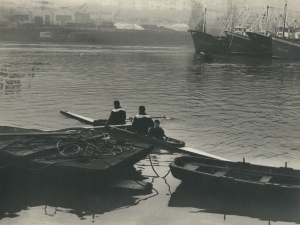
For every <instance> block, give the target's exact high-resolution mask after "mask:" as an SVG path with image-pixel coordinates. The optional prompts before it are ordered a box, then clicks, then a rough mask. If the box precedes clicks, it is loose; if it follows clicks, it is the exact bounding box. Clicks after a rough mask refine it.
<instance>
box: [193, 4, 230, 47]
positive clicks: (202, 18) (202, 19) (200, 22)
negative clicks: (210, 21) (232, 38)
mask: <svg viewBox="0 0 300 225" xmlns="http://www.w3.org/2000/svg"><path fill="white" fill-rule="evenodd" d="M201 11H202V13H201ZM206 11H207V9H206V8H205V9H203V8H202V5H201V4H200V3H195V5H194V7H193V11H192V15H191V21H190V29H189V32H190V33H191V35H192V39H193V43H194V47H195V52H196V53H200V52H204V53H222V52H225V51H226V50H227V47H228V45H227V40H226V38H225V37H217V36H213V35H212V34H209V33H207V32H206Z"/></svg>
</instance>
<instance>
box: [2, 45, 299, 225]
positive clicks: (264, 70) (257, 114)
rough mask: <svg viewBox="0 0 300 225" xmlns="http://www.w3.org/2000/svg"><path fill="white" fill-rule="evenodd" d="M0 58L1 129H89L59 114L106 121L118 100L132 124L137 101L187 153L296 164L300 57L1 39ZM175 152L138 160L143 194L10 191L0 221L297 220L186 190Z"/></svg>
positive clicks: (295, 214)
mask: <svg viewBox="0 0 300 225" xmlns="http://www.w3.org/2000/svg"><path fill="white" fill-rule="evenodd" d="M191 41H192V40H191ZM0 51H1V55H0V67H1V71H0V125H2V126H15V127H21V128H34V129H41V130H57V129H62V128H67V127H77V126H78V127H79V126H84V125H83V124H82V123H80V122H78V121H76V120H73V119H70V118H67V117H65V116H63V115H62V114H60V110H61V109H63V110H67V111H71V112H74V113H77V114H80V115H84V116H88V117H91V118H95V119H106V118H108V116H109V115H110V111H111V109H112V108H113V101H114V100H116V99H117V100H119V101H120V102H121V106H122V107H123V108H125V109H126V111H127V117H130V116H131V117H133V116H134V115H136V114H137V113H138V107H139V106H140V105H144V106H145V107H146V112H147V113H148V114H150V115H151V116H154V117H161V116H166V119H161V126H162V127H163V129H164V130H165V133H166V135H167V136H170V137H173V138H176V139H180V140H184V141H185V142H186V146H188V147H192V148H196V149H199V150H202V151H206V152H208V153H212V154H215V155H218V156H221V157H223V158H227V159H230V160H232V161H242V160H243V159H244V160H245V161H246V162H250V163H253V164H261V165H268V166H276V167H280V166H281V167H283V166H285V165H287V166H288V167H292V168H295V169H300V140H299V137H300V119H299V115H300V74H299V71H300V62H297V61H289V60H275V59H263V58H256V57H246V56H230V55H219V56H215V57H214V62H212V63H207V62H203V61H202V60H201V59H198V58H197V57H196V56H195V55H194V49H193V47H189V46H166V47H154V46H147V47H143V46H101V45H79V44H67V43H64V44H53V43H41V44H24V43H8V42H1V43H0ZM177 156H180V154H175V153H171V152H168V151H164V150H156V151H154V152H153V154H151V155H150V159H151V161H150V160H149V158H146V159H143V160H142V161H140V162H139V163H137V164H136V165H135V167H136V169H137V170H140V171H141V173H142V174H143V175H145V176H147V177H149V179H148V180H146V181H147V182H151V183H152V184H153V187H154V189H153V190H152V193H150V194H147V195H141V194H139V195H136V194H130V193H123V194H121V193H119V192H110V193H105V194H104V193H101V191H99V192H96V193H95V192H93V193H90V192H76V191H75V192H68V191H67V190H66V191H64V192H62V191H61V190H51V191H49V190H44V189H38V188H32V189H28V188H27V189H26V191H24V189H22V188H21V187H20V188H19V189H16V190H12V191H11V192H9V193H8V194H6V195H5V197H3V199H4V200H3V199H1V198H2V197H0V204H1V206H0V224H46V225H48V224H49V225H50V224H67V225H68V224H130V225H131V224H234V225H238V224H242V223H243V224H255V225H256V224H264V225H270V224H299V223H300V216H299V215H300V213H299V211H298V210H299V205H298V206H296V208H294V207H293V208H288V209H287V208H285V207H283V206H280V205H274V204H268V203H261V202H259V201H258V200H257V199H253V200H251V201H249V199H248V201H247V202H244V201H239V200H237V199H228V198H224V197H220V196H219V195H218V194H217V193H213V194H212V193H210V192H209V191H207V190H206V191H205V190H203V191H202V192H201V191H200V192H198V193H196V192H193V191H191V190H188V189H185V188H183V187H182V185H181V184H180V183H181V182H180V181H179V180H177V179H175V178H174V177H172V174H171V173H168V172H169V163H170V162H172V160H173V159H174V158H175V157H177ZM151 163H152V164H153V168H155V171H154V170H153V169H152V167H151ZM155 172H156V173H157V174H156V173H155ZM37 182H38V181H37ZM53 182H55V181H53ZM31 185H32V184H31ZM86 185H88V184H86ZM32 186H33V187H34V185H32ZM66 188H67V187H66ZM299 202H300V198H299Z"/></svg>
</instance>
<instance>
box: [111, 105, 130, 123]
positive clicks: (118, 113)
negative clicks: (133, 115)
mask: <svg viewBox="0 0 300 225" xmlns="http://www.w3.org/2000/svg"><path fill="white" fill-rule="evenodd" d="M108 123H109V124H110V125H121V124H125V123H126V111H125V110H124V109H123V108H121V107H120V108H118V109H113V110H112V111H111V113H110V116H109V119H108Z"/></svg>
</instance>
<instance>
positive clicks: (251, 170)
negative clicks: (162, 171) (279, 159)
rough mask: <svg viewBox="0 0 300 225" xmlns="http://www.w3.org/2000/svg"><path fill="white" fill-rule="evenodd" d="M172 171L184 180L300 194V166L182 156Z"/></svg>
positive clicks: (245, 190)
mask: <svg viewBox="0 0 300 225" xmlns="http://www.w3.org/2000/svg"><path fill="white" fill-rule="evenodd" d="M170 169H171V173H172V175H173V176H174V177H175V178H177V179H180V180H182V181H183V182H187V183H192V184H194V185H197V184H199V183H201V185H207V186H216V185H217V186H221V187H224V188H228V189H233V190H236V191H244V192H251V191H259V192H261V193H271V192H272V193H280V194H293V195H295V196H298V197H299V194H300V170H294V169H292V168H288V167H279V168H276V167H270V166H261V165H254V164H250V163H246V162H230V161H222V160H215V159H208V158H199V157H188V156H183V157H178V158H175V159H174V161H173V162H172V163H171V164H170Z"/></svg>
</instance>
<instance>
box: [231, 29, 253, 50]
mask: <svg viewBox="0 0 300 225" xmlns="http://www.w3.org/2000/svg"><path fill="white" fill-rule="evenodd" d="M226 35H227V38H228V42H229V50H230V52H231V54H242V55H255V50H254V45H253V44H252V43H251V41H250V38H249V37H248V36H244V35H241V34H236V33H233V34H232V33H231V32H226Z"/></svg>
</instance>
